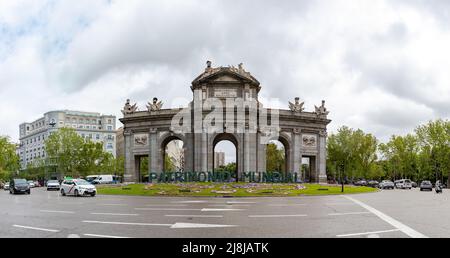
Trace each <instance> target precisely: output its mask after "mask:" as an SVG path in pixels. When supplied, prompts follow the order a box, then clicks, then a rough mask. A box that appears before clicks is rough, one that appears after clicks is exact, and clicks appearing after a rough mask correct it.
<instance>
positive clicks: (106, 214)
mask: <svg viewBox="0 0 450 258" xmlns="http://www.w3.org/2000/svg"><path fill="white" fill-rule="evenodd" d="M91 215H104V216H139V214H125V213H101V212H99V213H95V212H93V213H91Z"/></svg>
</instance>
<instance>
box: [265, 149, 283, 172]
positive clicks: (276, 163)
mask: <svg viewBox="0 0 450 258" xmlns="http://www.w3.org/2000/svg"><path fill="white" fill-rule="evenodd" d="M266 157H267V158H266V171H267V172H282V173H284V172H286V167H285V164H286V162H285V160H286V158H285V151H284V149H283V148H278V146H277V145H276V144H274V143H269V144H268V145H267V152H266Z"/></svg>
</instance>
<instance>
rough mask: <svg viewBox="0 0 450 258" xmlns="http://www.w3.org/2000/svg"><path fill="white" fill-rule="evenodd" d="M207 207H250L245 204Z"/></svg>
mask: <svg viewBox="0 0 450 258" xmlns="http://www.w3.org/2000/svg"><path fill="white" fill-rule="evenodd" d="M208 206H209V207H250V205H245V204H212V205H208Z"/></svg>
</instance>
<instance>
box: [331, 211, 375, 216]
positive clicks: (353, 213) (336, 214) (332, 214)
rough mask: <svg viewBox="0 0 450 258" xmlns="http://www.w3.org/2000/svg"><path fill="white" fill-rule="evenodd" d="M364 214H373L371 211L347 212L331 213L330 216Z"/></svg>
mask: <svg viewBox="0 0 450 258" xmlns="http://www.w3.org/2000/svg"><path fill="white" fill-rule="evenodd" d="M363 214H372V213H370V212H368V211H367V212H347V213H331V214H328V216H346V215H363Z"/></svg>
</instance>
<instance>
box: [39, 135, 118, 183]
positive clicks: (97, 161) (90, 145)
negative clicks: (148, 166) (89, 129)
mask: <svg viewBox="0 0 450 258" xmlns="http://www.w3.org/2000/svg"><path fill="white" fill-rule="evenodd" d="M45 149H46V151H47V156H48V157H49V158H50V159H53V160H55V163H56V167H57V170H58V171H57V172H58V173H61V174H62V175H65V176H73V177H79V176H82V177H86V176H88V175H92V174H98V173H107V172H109V173H111V172H115V171H122V170H119V168H118V165H122V167H123V162H121V160H116V159H114V157H113V156H112V154H110V153H108V152H106V151H104V148H103V144H102V143H99V142H93V141H91V139H83V137H81V136H80V135H78V134H77V132H76V131H75V130H74V129H72V128H61V129H59V130H58V131H56V132H54V133H52V134H51V135H50V136H49V137H48V138H47V140H46V141H45Z"/></svg>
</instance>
